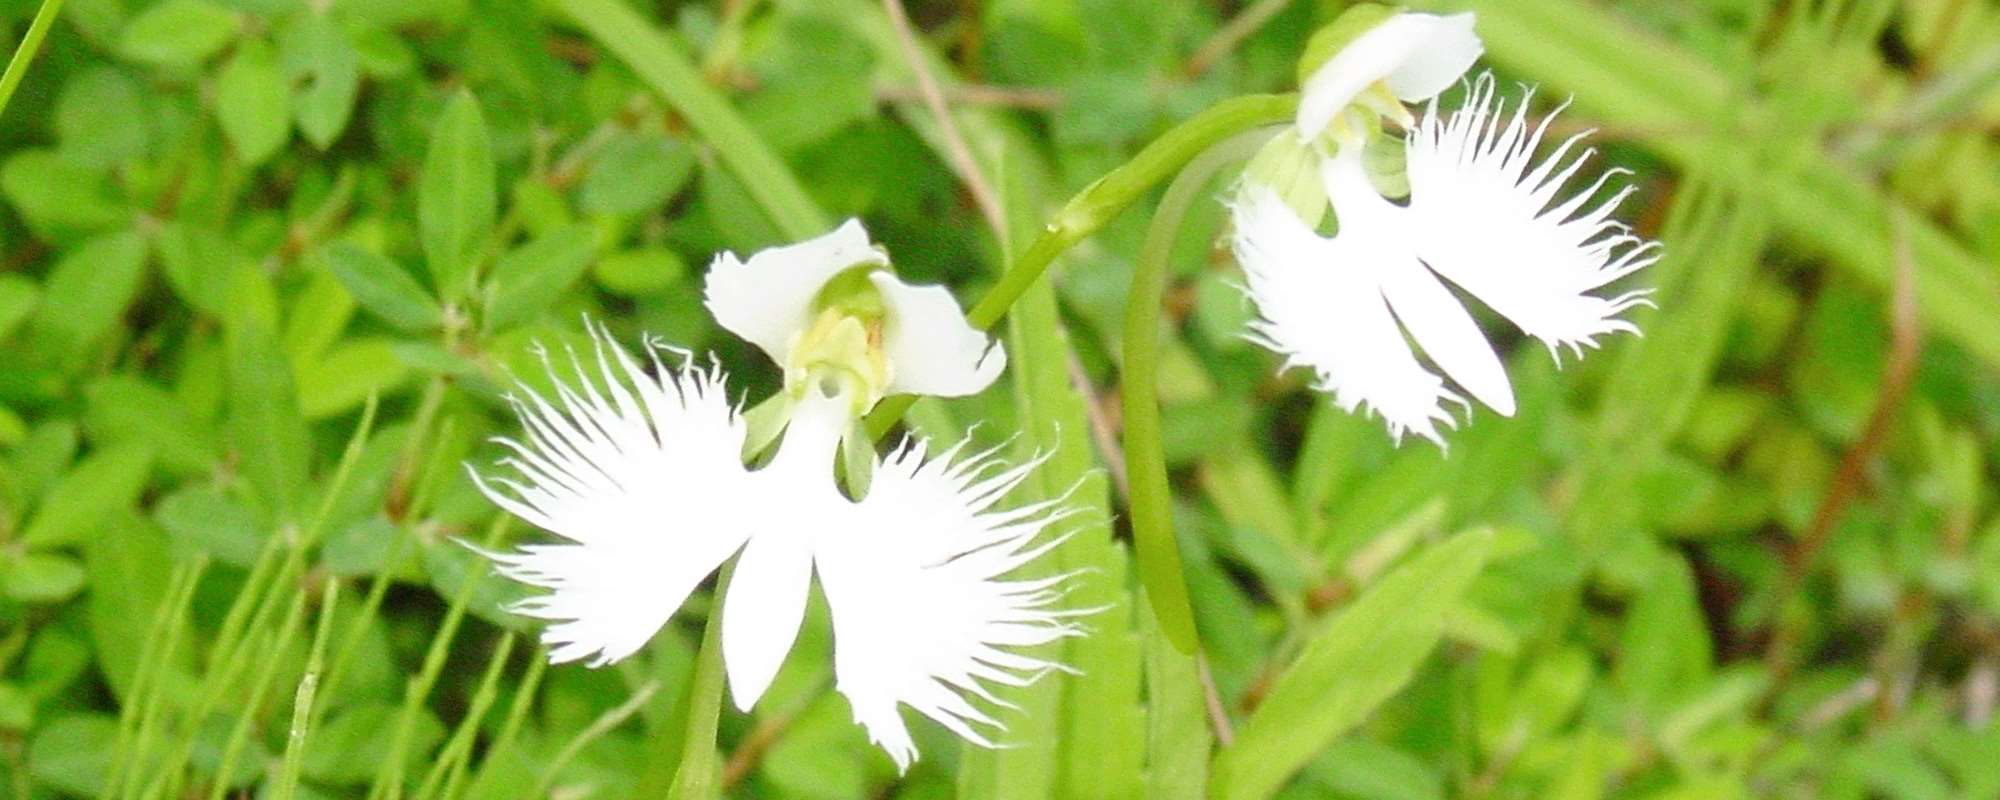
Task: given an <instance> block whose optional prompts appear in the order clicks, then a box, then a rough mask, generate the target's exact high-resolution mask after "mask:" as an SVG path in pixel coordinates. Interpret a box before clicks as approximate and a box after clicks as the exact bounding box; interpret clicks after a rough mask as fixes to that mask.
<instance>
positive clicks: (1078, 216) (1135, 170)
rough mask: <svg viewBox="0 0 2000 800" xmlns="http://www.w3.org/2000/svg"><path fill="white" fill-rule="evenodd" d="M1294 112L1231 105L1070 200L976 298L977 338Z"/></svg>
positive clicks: (1192, 121)
mask: <svg viewBox="0 0 2000 800" xmlns="http://www.w3.org/2000/svg"><path fill="white" fill-rule="evenodd" d="M1298 107H1299V96H1298V95H1296V94H1253V95H1244V96H1242V97H1232V98H1230V99H1228V100H1224V101H1222V102H1220V103H1216V104H1215V105H1213V106H1210V107H1209V108H1208V110H1206V111H1203V112H1201V113H1200V114H1196V115H1194V116H1193V117H1191V118H1189V119H1188V120H1187V121H1186V122H1183V123H1181V124H1179V125H1176V126H1174V128H1173V129H1172V130H1169V131H1167V132H1166V133H1164V134H1161V135H1160V138H1158V139H1154V140H1153V143H1152V144H1149V145H1146V148H1145V149H1144V150H1140V151H1139V154H1138V155H1135V156H1133V157H1132V160H1130V161H1127V162H1125V163H1124V164H1121V165H1119V166H1118V168H1117V169H1114V170H1112V171H1110V172H1108V173H1105V175H1104V177H1102V178H1098V179H1097V180H1095V181H1092V182H1091V184H1090V185H1089V186H1085V187H1083V191H1081V192H1077V194H1076V196H1075V197H1072V198H1070V200H1069V202H1068V203H1065V204H1064V205H1063V207H1062V210H1061V211H1058V212H1056V216H1055V219H1053V220H1051V221H1050V222H1049V226H1048V227H1047V228H1045V229H1043V231H1042V235H1041V236H1038V237H1036V238H1035V241H1034V243H1032V244H1030V245H1028V249H1027V250H1024V251H1022V253H1021V255H1020V256H1019V257H1017V258H1015V259H1014V261H1013V263H1011V264H1008V265H1007V272H1006V274H1004V275H1002V276H1000V282H999V283H997V284H995V285H994V286H993V288H992V289H991V290H988V291H987V292H986V296H984V297H981V298H979V303H978V304H976V305H974V306H973V307H972V310H971V311H970V312H968V313H967V314H966V318H967V319H969V320H971V321H972V324H973V325H974V326H975V327H978V328H980V329H981V330H988V329H991V328H992V327H993V325H994V323H997V322H999V321H1000V318H1001V317H1002V316H1004V315H1005V314H1006V313H1007V309H1008V308H1011V307H1012V306H1013V305H1014V301H1015V300H1019V299H1020V298H1021V293H1022V292H1025V291H1027V290H1028V287H1029V286H1032V285H1034V283H1035V280H1036V279H1038V278H1040V277H1042V273H1044V272H1047V271H1048V268H1049V264H1051V263H1053V262H1054V261H1055V260H1056V257H1057V256H1060V255H1062V254H1063V253H1064V252H1065V251H1067V250H1069V249H1070V248H1071V247H1074V246H1075V245H1076V243H1077V242H1081V241H1083V240H1084V239H1086V238H1088V237H1089V236H1090V235H1091V234H1093V233H1096V232H1097V231H1098V230H1099V229H1102V228H1103V227H1104V226H1105V225H1107V224H1109V223H1110V222H1111V221H1112V220H1113V219H1117V218H1118V214H1119V213H1120V212H1123V211H1124V210H1125V208H1126V207H1127V206H1130V205H1131V204H1132V203H1133V202H1135V201H1137V200H1138V199H1139V198H1141V197H1143V196H1145V194H1146V193H1147V192H1149V191H1151V190H1152V189H1153V187H1155V186H1158V185H1159V184H1160V182H1161V181H1164V180H1166V179H1167V178H1169V177H1171V176H1173V175H1174V174H1175V173H1177V172H1179V171H1181V169H1182V168H1183V167H1185V166H1187V164H1188V162H1189V161H1190V160H1192V159H1194V158H1195V157H1196V156H1197V155H1200V154H1201V153H1202V152H1203V151H1206V150H1208V149H1209V148H1211V147H1214V146H1215V145H1216V144H1217V143H1218V142H1221V141H1223V140H1226V139H1229V138H1230V137H1232V136H1236V135H1238V134H1241V133H1243V132H1244V131H1249V130H1255V129H1258V128H1262V127H1265V126H1268V125H1273V124H1276V123H1280V122H1284V121H1286V120H1289V119H1291V118H1292V115H1293V114H1294V113H1296V112H1297V111H1298ZM914 402H916V398H914V397H910V396H908V395H899V396H896V397H890V398H886V399H884V400H883V401H882V402H880V403H877V404H876V406H875V411H874V412H873V413H870V414H869V415H868V432H869V433H870V434H872V435H874V436H876V437H878V438H879V437H881V436H882V435H883V434H885V433H888V432H889V429H890V428H893V427H895V425H896V421H897V420H899V419H902V417H903V412H905V411H908V410H909V409H910V404H911V403H914Z"/></svg>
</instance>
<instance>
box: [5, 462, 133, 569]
mask: <svg viewBox="0 0 2000 800" xmlns="http://www.w3.org/2000/svg"><path fill="white" fill-rule="evenodd" d="M152 468H153V452H152V450H151V448H148V447H143V446H125V447H114V448H111V449H108V450H102V451H99V452H97V453H93V454H91V455H90V456H89V457H88V458H85V459H83V460H82V461H79V462H77V465H76V468H75V469H72V470H70V471H69V472H68V473H67V474H65V475H63V476H62V478H61V479H60V480H58V481H56V484H55V486H54V487H53V488H51V489H50V490H49V495H48V497H47V498H46V499H44V500H43V501H42V505H41V507H40V508H39V509H37V510H36V511H35V516H34V517H33V519H32V520H31V521H30V522H29V523H28V528H27V531H26V532H25V533H23V534H22V535H21V539H22V541H24V542H26V543H27V544H28V546H29V547H35V548H52V547H61V546H64V545H72V544H77V543H79V542H83V541H86V540H89V539H91V538H92V537H94V536H96V535H97V533H98V531H97V527H98V525H99V524H100V523H101V522H102V521H103V520H104V519H105V517H106V516H107V515H110V514H113V513H117V512H120V511H123V510H126V509H129V508H131V507H132V503H133V501H135V500H137V499H138V497H139V490H141V489H143V488H145V485H146V477H147V475H148V473H150V472H151V471H152Z"/></svg>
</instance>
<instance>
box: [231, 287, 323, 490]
mask: <svg viewBox="0 0 2000 800" xmlns="http://www.w3.org/2000/svg"><path fill="white" fill-rule="evenodd" d="M270 291H271V289H270V286H269V284H268V283H267V282H266V281H265V279H264V277H263V275H262V273H261V272H258V271H256V270H255V269H254V268H250V269H244V270H239V271H238V272H237V276H236V280H235V281H233V282H232V285H231V287H230V297H231V298H232V302H231V307H232V308H233V310H234V315H233V318H232V319H230V320H229V321H228V322H229V324H228V325H227V326H226V328H225V336H224V348H225V350H226V357H227V372H228V382H229V386H228V396H227V401H228V412H229V419H228V433H229V439H230V444H231V446H232V447H233V448H234V450H235V452H236V456H237V462H238V465H239V468H240V469H241V470H242V472H243V476H244V477H245V478H247V479H248V480H249V483H250V485H251V486H252V487H254V488H255V489H256V494H257V498H258V499H259V500H260V501H262V502H263V503H264V504H265V508H266V509H267V510H268V511H271V512H274V513H276V514H277V515H278V516H279V518H280V519H281V520H285V519H291V518H292V514H293V513H294V512H295V511H297V510H298V501H299V498H300V496H301V495H303V493H304V492H305V487H306V479H307V472H308V469H309V467H310V465H311V463H312V437H311V435H310V432H309V431H307V429H306V421H305V418H304V417H303V416H302V415H301V414H300V412H299V401H298V393H297V391H296V389H295V388H294V386H293V383H292V369H291V363H290V361H289V360H288V359H286V358H285V355H284V351H283V350H282V349H280V348H279V346H278V337H277V334H276V333H275V332H274V331H273V330H272V327H271V326H272V324H273V321H272V320H271V319H269V318H267V317H266V316H265V315H267V314H269V315H272V316H275V311H273V310H271V309H269V307H268V306H265V305H264V304H265V303H267V302H269V300H268V295H269V293H270Z"/></svg>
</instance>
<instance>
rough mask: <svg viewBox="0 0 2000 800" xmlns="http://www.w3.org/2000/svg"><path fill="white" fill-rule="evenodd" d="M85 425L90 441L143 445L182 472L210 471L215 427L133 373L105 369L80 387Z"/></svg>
mask: <svg viewBox="0 0 2000 800" xmlns="http://www.w3.org/2000/svg"><path fill="white" fill-rule="evenodd" d="M83 394H84V399H85V404H84V413H83V426H84V430H85V431H86V432H87V433H89V434H90V439H91V441H92V442H94V443H97V444H98V445H99V446H102V445H105V444H122V443H131V444H136V445H142V446H144V447H146V448H147V449H149V450H151V451H152V452H153V453H154V455H155V456H157V457H158V458H159V461H160V466H161V467H164V468H166V469H170V470H173V471H174V472H177V473H180V474H181V475H183V476H199V475H206V474H210V473H212V472H213V471H214V470H215V468H216V461H218V460H219V459H220V456H221V454H220V452H219V451H218V449H217V447H216V442H215V440H216V432H215V429H214V428H213V427H212V426H211V425H210V424H209V423H208V422H207V421H206V420H198V419H196V418H195V415H194V414H192V413H189V411H188V408H187V406H186V405H184V404H182V403H181V401H180V400H178V399H176V398H175V397H174V396H173V395H172V394H169V393H167V391H166V390H164V389H161V388H160V387H158V386H155V385H153V384H152V383H150V382H148V381H146V380H145V379H143V378H140V377H138V376H135V375H129V374H115V375H107V376H105V377H103V378H100V379H98V380H96V381H93V382H92V383H91V384H90V386H89V387H87V388H85V389H84V393H83Z"/></svg>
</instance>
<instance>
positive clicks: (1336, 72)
mask: <svg viewBox="0 0 2000 800" xmlns="http://www.w3.org/2000/svg"><path fill="white" fill-rule="evenodd" d="M1472 24H1473V16H1472V14H1471V12H1466V13H1463V14H1452V15H1450V16H1439V15H1437V14H1420V13H1414V12H1405V13H1401V14H1397V15H1395V16H1393V17H1390V18H1388V19H1387V20H1384V21H1383V22H1382V23H1381V24H1380V25H1377V26H1375V27H1374V28H1372V29H1370V30H1369V31H1368V32H1367V33H1364V34H1362V35H1360V36H1358V37H1356V38H1355V39H1354V41H1353V42H1350V43H1348V45H1347V46H1346V47H1345V48H1342V49H1341V51H1340V52H1339V53H1336V54H1334V56H1333V57H1332V58H1329V59H1327V61H1326V63H1325V64H1322V65H1320V67H1319V69H1316V70H1314V71H1313V74H1312V77H1310V78H1308V79H1306V82H1305V85H1304V86H1302V87H1300V90H1301V95H1300V98H1299V113H1298V131H1299V135H1300V136H1302V137H1304V138H1305V139H1307V140H1312V139H1316V138H1318V136H1319V135H1320V132H1322V131H1324V130H1326V126H1327V125H1328V124H1329V123H1331V122H1332V121H1333V117H1334V115H1336V114H1338V113H1340V110H1341V109H1342V108H1345V107H1346V106H1347V104H1348V103H1350V102H1353V101H1354V98H1355V96H1356V95H1359V94H1360V93H1361V92H1362V90H1364V89H1366V88H1368V86H1369V85H1370V84H1373V83H1375V82H1376V81H1383V82H1384V83H1386V84H1387V85H1388V87H1389V91H1390V92H1392V93H1394V94H1395V95H1396V98H1397V99H1399V100H1402V101H1404V102H1416V101H1419V100H1425V99H1428V98H1430V97H1432V96H1435V95H1436V94H1437V93H1438V92H1442V91H1444V90H1445V89H1447V88H1449V87H1450V86H1451V84H1452V82H1453V81H1456V80H1458V78H1459V76H1461V75H1464V74H1465V71H1466V70H1468V69H1471V68H1472V62H1474V61H1477V60H1479V56H1480V54H1482V53H1484V52H1485V51H1486V48H1485V45H1484V44H1482V43H1480V41H1479V35H1478V34H1477V33H1474V32H1473V30H1472Z"/></svg>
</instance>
